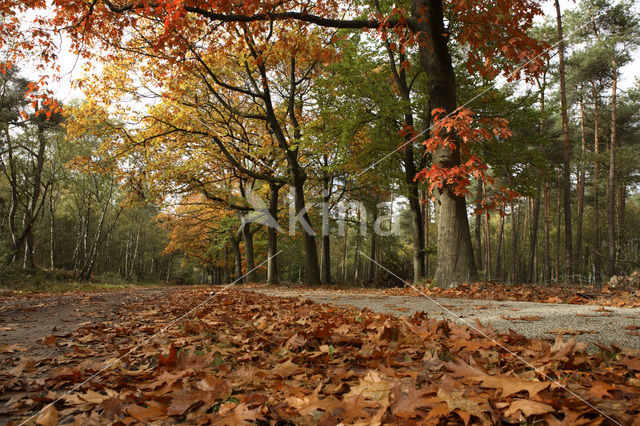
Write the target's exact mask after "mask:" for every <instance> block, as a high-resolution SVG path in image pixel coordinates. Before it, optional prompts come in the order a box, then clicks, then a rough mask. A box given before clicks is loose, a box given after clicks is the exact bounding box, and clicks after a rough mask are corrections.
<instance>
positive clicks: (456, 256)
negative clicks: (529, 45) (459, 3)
mask: <svg viewBox="0 0 640 426" xmlns="http://www.w3.org/2000/svg"><path fill="white" fill-rule="evenodd" d="M411 5H412V19H413V20H414V23H415V27H416V30H417V31H416V34H417V35H418V50H419V53H420V62H421V64H422V68H423V69H424V71H425V73H426V75H427V78H428V92H429V100H430V103H431V108H432V109H439V108H441V109H443V110H444V111H445V113H446V114H450V113H452V112H454V111H455V110H456V108H457V106H458V105H457V98H456V82H455V74H454V72H453V66H452V62H451V55H450V53H449V48H448V41H449V40H448V37H449V36H448V31H447V30H446V29H445V26H444V11H443V5H442V1H441V0H412V2H411ZM448 136H450V137H451V138H452V141H453V143H454V144H455V147H456V148H455V149H454V150H453V151H452V150H449V149H448V148H445V147H439V148H437V149H436V150H435V152H434V153H433V156H432V161H433V164H436V165H439V166H440V167H443V168H445V169H450V168H452V167H456V166H458V165H459V164H460V163H461V157H460V149H459V147H460V141H459V138H458V135H456V134H453V133H451V134H449V135H448ZM438 203H439V207H438V224H437V228H438V267H437V271H436V277H435V284H436V285H437V286H440V287H451V286H455V285H456V284H458V283H463V282H470V281H473V280H475V279H476V276H477V272H476V264H475V260H474V257H473V248H472V244H471V232H470V230H469V221H468V218H467V205H466V200H465V197H464V196H460V195H457V194H455V193H454V192H453V188H451V187H449V186H445V187H444V188H443V191H442V193H439V194H438Z"/></svg>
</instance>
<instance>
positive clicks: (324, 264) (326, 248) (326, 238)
mask: <svg viewBox="0 0 640 426" xmlns="http://www.w3.org/2000/svg"><path fill="white" fill-rule="evenodd" d="M329 186H330V185H329V179H328V178H325V179H324V193H323V195H322V200H323V204H322V244H321V255H320V258H321V267H320V281H322V282H323V283H324V284H330V283H331V235H330V232H329V231H330V230H329V226H330V222H329V200H330V198H331V192H330V188H329Z"/></svg>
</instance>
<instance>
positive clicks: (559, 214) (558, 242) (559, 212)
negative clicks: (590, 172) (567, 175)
mask: <svg viewBox="0 0 640 426" xmlns="http://www.w3.org/2000/svg"><path fill="white" fill-rule="evenodd" d="M562 189H563V180H562V171H560V172H559V173H558V200H557V201H558V204H557V219H558V221H557V233H556V282H560V268H561V266H560V256H561V255H560V248H561V242H562V238H561V235H562Z"/></svg>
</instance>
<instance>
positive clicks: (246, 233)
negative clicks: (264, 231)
mask: <svg viewBox="0 0 640 426" xmlns="http://www.w3.org/2000/svg"><path fill="white" fill-rule="evenodd" d="M242 241H244V255H245V258H246V259H247V276H246V277H245V279H244V281H245V282H248V283H252V282H255V281H256V271H255V268H256V262H255V256H254V250H253V232H251V223H245V224H244V225H243V226H242Z"/></svg>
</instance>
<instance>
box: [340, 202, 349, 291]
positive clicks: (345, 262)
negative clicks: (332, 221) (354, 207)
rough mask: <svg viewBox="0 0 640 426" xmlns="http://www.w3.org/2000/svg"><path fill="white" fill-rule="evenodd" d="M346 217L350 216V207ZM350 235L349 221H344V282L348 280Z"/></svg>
mask: <svg viewBox="0 0 640 426" xmlns="http://www.w3.org/2000/svg"><path fill="white" fill-rule="evenodd" d="M344 215H345V219H348V218H349V209H347V211H346V212H345V214H344ZM348 236H349V222H348V221H347V220H345V222H344V239H343V241H342V271H341V272H342V282H343V283H346V282H347V275H348V274H347V242H348V239H347V237H348Z"/></svg>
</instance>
